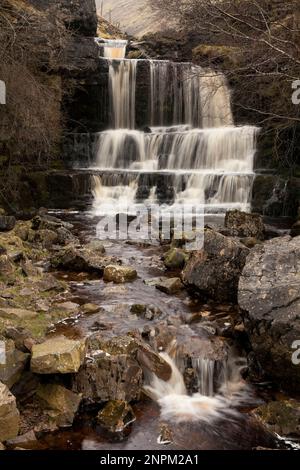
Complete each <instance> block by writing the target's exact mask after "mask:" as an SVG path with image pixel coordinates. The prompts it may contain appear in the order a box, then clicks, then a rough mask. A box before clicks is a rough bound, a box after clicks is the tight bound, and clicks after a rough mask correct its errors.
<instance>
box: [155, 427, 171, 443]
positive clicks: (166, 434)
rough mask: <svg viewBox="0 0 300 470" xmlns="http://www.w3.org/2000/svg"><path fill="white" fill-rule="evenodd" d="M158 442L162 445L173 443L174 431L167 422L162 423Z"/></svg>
mask: <svg viewBox="0 0 300 470" xmlns="http://www.w3.org/2000/svg"><path fill="white" fill-rule="evenodd" d="M157 442H158V444H162V445H168V444H172V442H173V432H172V430H171V429H170V427H169V426H168V425H167V424H161V426H160V433H159V436H158V439H157Z"/></svg>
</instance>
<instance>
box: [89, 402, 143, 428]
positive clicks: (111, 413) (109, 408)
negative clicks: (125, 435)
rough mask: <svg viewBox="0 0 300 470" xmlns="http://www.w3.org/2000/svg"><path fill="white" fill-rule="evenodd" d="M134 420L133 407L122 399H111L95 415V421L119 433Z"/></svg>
mask: <svg viewBox="0 0 300 470" xmlns="http://www.w3.org/2000/svg"><path fill="white" fill-rule="evenodd" d="M135 420H136V418H135V415H134V412H133V409H132V408H131V406H130V405H129V404H128V403H127V402H126V401H123V400H111V401H109V402H108V403H107V404H106V405H105V406H104V408H103V409H102V410H101V411H99V413H98V415H97V422H98V424H100V426H101V427H102V428H104V429H105V430H106V431H108V432H111V433H121V432H123V431H124V430H125V428H127V427H128V426H129V425H130V424H131V423H133V422H134V421H135Z"/></svg>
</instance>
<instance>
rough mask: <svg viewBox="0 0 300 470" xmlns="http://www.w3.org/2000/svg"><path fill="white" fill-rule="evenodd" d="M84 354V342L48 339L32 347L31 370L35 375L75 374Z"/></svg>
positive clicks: (59, 337)
mask: <svg viewBox="0 0 300 470" xmlns="http://www.w3.org/2000/svg"><path fill="white" fill-rule="evenodd" d="M85 353H86V346H85V340H71V339H68V338H66V337H65V336H56V337H50V338H49V339H47V340H46V341H44V342H43V343H41V344H35V345H33V347H32V357H31V370H32V372H34V373H36V374H71V373H76V372H78V370H79V369H80V366H81V365H82V364H83V362H84V359H85Z"/></svg>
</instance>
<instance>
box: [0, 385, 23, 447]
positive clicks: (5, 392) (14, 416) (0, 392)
mask: <svg viewBox="0 0 300 470" xmlns="http://www.w3.org/2000/svg"><path fill="white" fill-rule="evenodd" d="M19 427H20V414H19V411H18V409H17V405H16V399H15V397H14V396H13V395H12V394H11V393H10V391H9V389H8V388H7V386H6V385H4V384H3V383H1V382H0V442H2V441H6V440H8V439H13V438H15V437H16V436H17V435H18V432H19Z"/></svg>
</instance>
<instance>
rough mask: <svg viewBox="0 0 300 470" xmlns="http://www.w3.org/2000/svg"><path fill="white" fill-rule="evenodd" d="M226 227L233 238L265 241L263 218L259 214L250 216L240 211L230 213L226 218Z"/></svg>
mask: <svg viewBox="0 0 300 470" xmlns="http://www.w3.org/2000/svg"><path fill="white" fill-rule="evenodd" d="M225 227H226V228H227V229H228V230H229V233H230V235H231V236H232V237H241V238H244V237H253V238H256V239H258V240H263V239H264V230H265V227H264V223H263V218H262V216H261V215H259V214H249V213H248V212H241V211H238V210H234V211H228V212H227V213H226V217H225Z"/></svg>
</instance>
